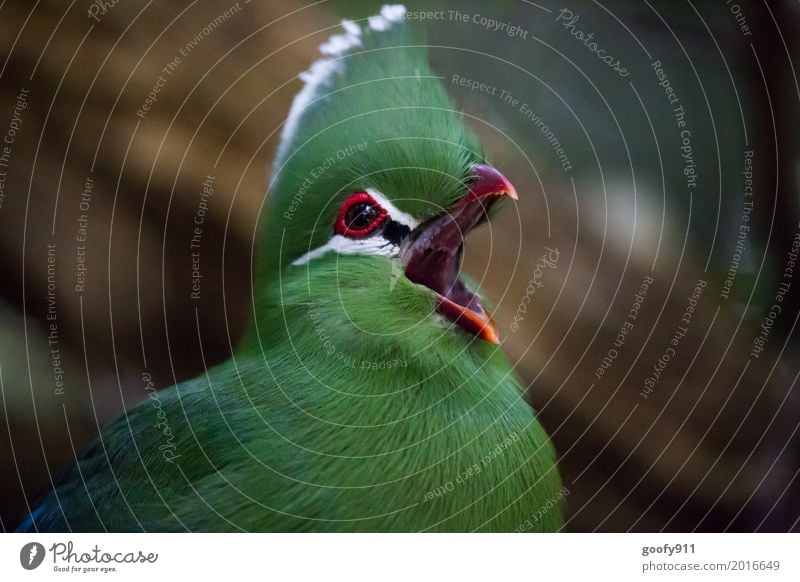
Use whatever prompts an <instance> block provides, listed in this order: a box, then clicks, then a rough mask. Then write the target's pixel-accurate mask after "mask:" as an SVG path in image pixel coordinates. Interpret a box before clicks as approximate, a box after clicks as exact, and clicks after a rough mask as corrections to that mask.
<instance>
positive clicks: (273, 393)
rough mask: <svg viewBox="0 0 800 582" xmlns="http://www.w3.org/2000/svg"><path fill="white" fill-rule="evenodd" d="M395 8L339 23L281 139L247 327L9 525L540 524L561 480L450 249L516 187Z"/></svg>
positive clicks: (394, 527)
mask: <svg viewBox="0 0 800 582" xmlns="http://www.w3.org/2000/svg"><path fill="white" fill-rule="evenodd" d="M405 14H406V10H405V8H404V7H402V6H399V5H387V6H384V7H383V8H382V10H381V12H380V14H379V15H376V16H372V17H370V18H369V19H367V20H365V21H363V22H360V23H356V22H353V21H343V23H342V26H343V31H344V32H343V33H342V34H337V35H335V36H333V37H331V38H330V40H329V41H328V42H326V43H325V44H323V45H322V46H321V52H322V53H323V58H322V59H321V60H319V61H317V62H315V63H314V64H313V65H312V66H311V68H310V69H309V70H308V71H307V72H305V73H303V74H302V75H301V79H302V80H303V81H304V83H305V85H304V87H303V89H302V90H301V91H300V92H299V94H298V95H297V97H296V98H295V101H294V103H293V105H292V108H291V111H290V114H289V117H288V119H287V121H286V123H285V125H284V127H283V133H282V136H281V141H280V144H279V148H278V152H277V155H276V160H275V162H274V167H273V171H272V177H271V183H270V187H269V193H268V195H267V198H266V206H265V210H264V214H263V217H262V227H263V233H262V237H261V239H262V241H263V244H262V245H261V247H260V249H259V259H258V263H257V265H256V277H257V279H256V281H257V284H256V285H254V298H253V307H254V310H253V321H252V326H251V329H250V331H249V332H248V334H247V335H246V337H245V339H244V340H243V342H242V343H241V345H240V346H238V347H237V349H236V351H235V353H234V357H232V358H231V359H230V360H229V361H227V362H226V363H224V364H222V365H220V366H218V367H215V368H213V369H210V370H208V371H207V372H206V373H205V374H204V375H202V376H201V377H199V378H196V379H194V380H191V381H187V382H184V383H181V384H178V385H176V386H172V387H170V388H167V389H164V390H161V391H159V392H152V393H151V394H150V396H149V398H147V399H145V401H144V402H142V403H140V404H139V405H137V406H135V407H133V408H132V409H130V410H128V411H127V412H126V413H125V414H124V415H123V416H122V417H121V418H119V419H118V420H116V421H115V422H114V423H113V424H111V425H110V426H109V427H108V428H107V429H105V430H104V431H103V432H102V434H101V436H100V437H99V438H98V439H97V440H96V441H95V442H94V443H93V444H92V445H91V446H90V447H89V448H88V450H87V451H85V453H84V455H83V456H82V458H81V459H80V460H79V461H78V462H77V463H76V464H75V465H74V466H73V467H72V468H71V469H70V470H69V471H68V472H67V474H66V475H65V476H64V478H63V479H62V480H61V481H60V482H59V484H58V485H57V486H56V488H55V489H54V490H53V491H51V492H50V493H49V494H48V495H47V496H46V498H44V499H43V500H42V501H41V502H40V504H38V505H37V507H36V509H34V510H33V511H32V512H31V515H30V516H29V517H28V519H27V521H26V522H25V523H24V524H23V525H22V529H23V530H28V531H34V530H38V531H66V530H72V531H104V530H110V531H186V530H189V531H242V530H243V531H287V532H294V531H328V532H343V531H392V532H407V531H414V532H416V531H515V530H522V531H537V530H540V531H556V530H558V529H560V528H561V526H562V524H563V508H562V507H561V503H560V501H559V500H560V499H561V498H562V495H561V494H560V490H561V483H560V478H559V475H558V470H557V466H556V461H555V453H554V450H553V448H552V445H551V443H550V440H549V438H548V436H547V434H546V433H545V431H544V429H543V428H542V426H541V425H540V424H539V422H538V421H537V418H536V416H535V414H534V412H533V411H532V410H531V408H530V406H529V405H528V404H527V403H526V402H525V400H524V399H523V394H522V387H521V385H520V382H519V380H518V378H517V377H516V375H515V373H514V371H513V369H512V367H511V366H510V364H509V362H508V360H507V358H506V357H505V355H504V354H503V353H502V351H501V349H500V347H499V345H498V344H499V334H498V331H497V329H496V327H495V326H494V324H493V323H492V320H491V318H490V317H489V315H488V310H487V308H486V307H484V300H483V299H482V298H480V297H479V296H478V294H476V292H475V291H473V290H472V289H473V287H474V286H472V285H470V284H468V283H465V282H463V281H462V279H460V278H459V264H460V258H461V253H462V247H463V237H464V235H465V233H466V232H467V231H469V230H470V229H471V228H473V227H474V226H476V225H477V224H478V223H480V222H482V221H484V220H485V219H486V218H487V212H488V210H489V208H490V207H491V206H492V205H493V204H494V203H495V202H496V201H498V200H501V199H508V198H516V191H515V190H514V188H513V186H512V185H511V184H510V183H509V181H508V180H507V179H506V178H504V177H503V176H502V175H501V174H500V173H499V172H498V171H497V170H495V169H493V168H492V167H490V166H488V165H486V164H485V160H484V156H483V154H482V151H481V148H480V145H479V143H478V142H477V139H476V138H475V136H474V135H473V134H472V133H471V132H470V130H469V129H468V128H467V127H466V126H465V124H464V122H463V118H462V116H461V115H460V114H459V113H458V112H456V111H454V108H453V105H452V104H451V102H450V101H449V99H448V96H447V94H446V91H445V88H444V86H443V84H442V83H441V80H440V78H439V77H437V76H436V75H435V74H434V73H433V72H432V70H431V68H430V65H429V61H428V56H427V53H426V50H425V48H424V46H422V45H423V43H420V42H418V41H416V40H415V39H414V35H413V34H412V31H411V29H410V25H409V23H408V22H407V21H406V19H405Z"/></svg>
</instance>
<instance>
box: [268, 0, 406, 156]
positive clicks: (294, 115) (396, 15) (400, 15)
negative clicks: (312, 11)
mask: <svg viewBox="0 0 800 582" xmlns="http://www.w3.org/2000/svg"><path fill="white" fill-rule="evenodd" d="M405 14H406V7H405V6H403V5H402V4H386V5H384V6H383V8H381V12H380V14H379V15H378V16H370V17H369V19H368V24H369V28H370V29H372V30H374V31H384V30H388V29H389V28H390V27H391V26H392V25H393V24H395V23H397V22H400V21H402V20H403V19H404V18H405ZM342 28H344V34H335V35H333V36H331V37H330V38H329V39H328V40H327V41H326V42H324V43H323V44H322V45H320V47H319V49H320V52H321V53H322V54H323V55H324V56H325V58H322V59H319V60H318V61H315V62H314V63H313V64H312V65H311V67H310V68H309V69H308V70H307V71H305V72H303V73H300V75H299V78H300V80H301V81H303V82H304V83H305V85H304V86H303V88H302V89H301V90H300V92H299V93H298V94H297V96H296V97H295V98H294V101H293V102H292V107H291V108H290V109H289V116H288V117H287V118H286V122H285V123H284V125H283V131H282V132H281V143H280V146H279V147H278V155H277V159H278V160H283V157H284V155H285V154H286V148H288V147H289V143H290V142H291V140H292V136H294V134H295V133H296V132H297V124H298V123H299V121H300V118H301V117H302V114H303V111H304V110H305V108H306V107H308V105H309V104H310V103H311V102H312V101H313V100H314V99H315V98H316V97H317V93H318V90H319V88H320V86H322V85H324V84H325V83H326V82H328V80H329V79H330V78H331V77H332V76H333V75H335V74H337V73H341V72H342V71H343V69H344V64H343V62H342V60H341V59H340V57H341V56H342V55H344V54H346V53H347V52H348V51H350V50H352V49H354V48H357V47H360V46H362V37H363V33H364V31H363V30H362V28H361V26H359V25H358V23H356V22H353V21H352V20H342Z"/></svg>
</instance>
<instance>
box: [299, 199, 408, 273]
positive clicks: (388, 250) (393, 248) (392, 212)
mask: <svg viewBox="0 0 800 582" xmlns="http://www.w3.org/2000/svg"><path fill="white" fill-rule="evenodd" d="M367 193H368V194H369V195H370V196H372V197H373V198H374V199H375V202H377V203H378V204H380V205H381V206H382V207H383V208H384V209H385V210H386V212H388V213H389V219H391V220H394V221H395V222H399V223H400V224H403V225H405V226H407V227H408V228H409V229H410V230H414V229H415V228H416V227H417V226H418V225H419V221H418V220H417V219H415V218H414V217H413V216H411V215H410V214H408V213H406V212H403V211H402V210H400V209H399V208H397V206H395V205H394V204H392V203H391V201H390V200H388V199H387V198H386V197H385V196H384V195H383V194H381V193H380V192H378V191H377V190H373V189H371V188H367ZM328 251H335V252H337V253H339V254H340V255H385V256H391V257H394V256H397V255H398V253H399V252H400V247H399V246H398V245H394V244H392V243H391V242H389V241H388V240H386V239H385V238H384V237H383V236H381V235H380V234H376V235H374V236H367V237H365V238H361V239H352V238H347V237H346V236H342V235H340V234H334V235H333V236H332V237H331V238H330V240H328V242H326V243H325V244H324V245H322V246H321V247H318V248H316V249H314V250H312V251H309V252H307V253H306V254H304V255H303V256H302V257H300V258H298V259H295V260H294V261H292V265H295V266H297V265H305V264H306V263H307V262H309V261H311V260H312V259H316V258H317V257H321V256H322V255H324V254H326V253H327V252H328Z"/></svg>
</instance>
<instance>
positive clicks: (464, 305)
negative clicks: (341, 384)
mask: <svg viewBox="0 0 800 582" xmlns="http://www.w3.org/2000/svg"><path fill="white" fill-rule="evenodd" d="M404 15H405V8H403V7H402V6H399V5H393V6H384V7H383V9H382V10H381V13H380V15H378V16H374V17H371V18H369V19H367V20H365V21H363V22H358V23H357V22H351V21H344V22H343V23H342V26H343V29H344V30H343V33H341V34H337V35H335V36H333V37H331V38H330V40H329V41H328V42H327V43H325V44H324V45H322V47H321V51H322V53H323V55H324V58H323V59H321V60H319V61H317V62H316V63H314V64H313V66H312V67H311V69H310V70H309V71H307V72H306V73H304V74H303V75H301V79H302V80H303V81H304V82H305V86H304V87H303V89H302V90H301V91H300V93H299V94H298V95H297V97H296V98H295V101H294V104H293V106H292V109H291V112H290V114H289V117H288V119H287V121H286V123H285V126H284V128H283V134H282V139H281V143H280V146H279V150H278V154H277V158H276V161H275V164H274V167H273V173H272V181H271V185H270V189H269V195H268V199H267V212H266V214H265V224H264V230H265V232H266V246H265V248H262V249H261V252H262V256H263V257H264V260H263V262H262V271H263V277H265V278H266V280H268V281H270V282H274V283H276V284H277V287H275V289H276V293H277V294H278V295H279V297H278V298H276V297H275V296H274V295H275V294H273V297H272V304H273V305H277V304H280V305H282V306H283V307H284V308H286V307H287V306H291V305H292V304H293V301H295V300H296V299H297V298H298V297H302V300H301V301H302V302H303V303H304V305H308V306H310V307H309V309H311V310H312V311H313V313H315V314H316V315H315V316H314V317H313V319H314V321H315V322H322V323H325V324H326V334H327V332H328V331H329V330H330V325H327V324H329V323H330V322H336V325H335V327H336V328H337V329H339V328H341V327H342V326H344V327H347V328H348V332H347V333H349V334H351V336H349V337H351V338H352V337H353V336H352V334H354V333H355V334H362V335H364V336H370V337H372V338H373V339H375V338H376V337H378V336H380V337H382V338H386V337H393V338H395V339H396V338H398V337H401V336H403V335H406V336H409V335H410V336H413V337H414V338H415V339H416V340H420V341H422V342H423V344H422V345H427V344H428V343H430V342H431V341H436V338H437V337H443V336H446V337H448V338H449V341H458V342H461V345H463V344H464V343H465V342H466V343H476V342H477V343H478V344H480V343H483V342H490V343H499V337H498V332H497V330H496V328H495V326H494V324H493V322H492V320H491V318H490V316H489V314H488V311H487V309H486V308H485V307H484V306H483V304H482V302H481V300H480V299H479V297H478V296H477V295H476V294H475V292H474V291H473V290H471V289H470V288H469V287H468V286H467V284H465V283H464V282H463V281H462V280H461V279H460V277H459V270H460V259H461V254H462V248H463V239H464V236H465V235H466V233H467V232H468V231H469V230H470V229H472V228H473V227H474V226H476V225H477V224H478V223H480V222H482V221H483V220H485V219H486V218H487V212H488V210H489V208H490V207H491V206H492V205H493V204H494V203H495V202H496V201H498V200H500V199H502V198H504V197H511V198H516V191H515V190H514V188H513V186H512V185H511V184H510V182H509V181H508V180H507V179H506V178H504V177H503V176H502V175H501V174H500V173H499V172H498V171H497V170H495V169H494V168H492V167H491V166H489V165H487V164H486V163H485V160H484V158H483V154H482V152H481V149H480V145H479V144H478V142H477V140H476V139H475V137H474V135H473V134H472V133H471V132H470V131H469V129H468V128H467V127H466V125H465V124H464V120H463V116H462V115H461V114H460V113H459V112H457V111H456V110H454V108H453V106H452V104H451V103H450V101H449V99H448V97H447V93H446V91H445V88H444V85H443V83H442V80H441V77H437V76H436V75H435V73H433V72H432V70H431V68H430V66H429V63H428V56H427V52H426V50H425V48H424V46H422V43H420V42H417V41H415V40H414V36H413V34H412V33H411V31H410V30H409V24H408V23H406V22H405V19H404ZM289 287H292V289H291V290H290V289H289ZM284 311H285V310H284ZM339 331H341V330H340V329H339ZM437 332H438V333H437ZM463 332H467V333H463ZM422 336H425V339H423V337H422ZM344 337H347V336H343V338H344ZM453 338H456V339H455V340H453Z"/></svg>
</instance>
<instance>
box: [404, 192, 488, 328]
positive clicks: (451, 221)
mask: <svg viewBox="0 0 800 582" xmlns="http://www.w3.org/2000/svg"><path fill="white" fill-rule="evenodd" d="M492 198H493V197H492ZM487 208H488V204H487V202H484V201H483V200H478V199H472V200H469V201H460V202H458V203H456V205H455V206H454V207H453V208H451V209H450V210H449V211H448V212H446V213H444V214H442V215H440V216H438V217H435V218H433V219H432V220H430V221H428V222H427V223H425V224H422V225H420V226H419V227H418V228H417V229H416V230H415V231H414V232H413V233H412V240H411V243H410V244H409V246H408V248H407V249H406V251H405V252H404V255H403V256H404V261H405V262H406V270H405V273H406V277H408V279H409V280H411V281H412V282H414V283H417V284H420V285H425V286H426V287H428V288H429V289H432V290H433V291H436V292H437V293H438V294H439V295H441V296H443V297H446V298H447V299H449V300H450V301H452V302H454V303H457V304H458V305H460V306H462V307H466V308H467V309H470V310H472V311H475V312H477V313H480V314H482V313H483V312H484V311H483V306H482V305H481V303H480V301H479V300H478V298H477V297H476V296H475V295H474V294H473V293H472V292H471V291H469V290H468V289H467V287H466V286H465V285H464V283H463V282H462V281H461V280H460V279H459V278H458V272H459V269H460V263H461V253H462V252H463V249H464V235H466V233H467V232H468V231H469V230H470V229H472V228H473V227H474V226H475V225H476V224H477V223H478V222H480V221H481V220H482V219H483V218H484V217H485V216H486V210H487Z"/></svg>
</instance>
